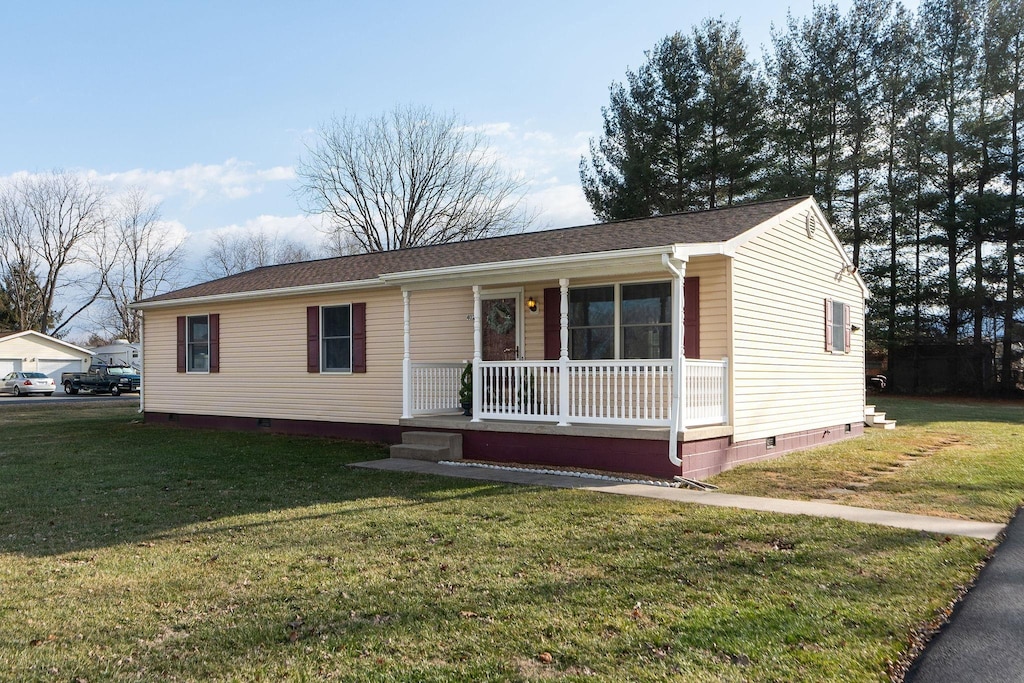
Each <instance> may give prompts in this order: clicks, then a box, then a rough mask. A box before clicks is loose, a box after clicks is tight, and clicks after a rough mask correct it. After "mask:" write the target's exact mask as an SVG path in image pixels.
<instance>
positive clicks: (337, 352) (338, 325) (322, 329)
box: [306, 303, 366, 373]
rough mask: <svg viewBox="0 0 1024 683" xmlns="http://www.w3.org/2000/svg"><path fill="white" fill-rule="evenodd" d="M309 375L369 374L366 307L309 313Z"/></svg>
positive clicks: (316, 308)
mask: <svg viewBox="0 0 1024 683" xmlns="http://www.w3.org/2000/svg"><path fill="white" fill-rule="evenodd" d="M306 371H307V372H312V373H320V372H342V373H347V372H352V373H364V372H366V304H365V303H355V304H343V305H339V306H309V307H308V308H307V309H306Z"/></svg>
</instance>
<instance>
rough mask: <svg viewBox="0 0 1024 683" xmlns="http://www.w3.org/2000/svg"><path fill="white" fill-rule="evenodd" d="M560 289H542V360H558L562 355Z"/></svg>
mask: <svg viewBox="0 0 1024 683" xmlns="http://www.w3.org/2000/svg"><path fill="white" fill-rule="evenodd" d="M561 317H562V291H561V289H559V288H558V287H548V288H547V289H545V290H544V360H558V358H559V356H561V355H562V335H561V320H560V318H561Z"/></svg>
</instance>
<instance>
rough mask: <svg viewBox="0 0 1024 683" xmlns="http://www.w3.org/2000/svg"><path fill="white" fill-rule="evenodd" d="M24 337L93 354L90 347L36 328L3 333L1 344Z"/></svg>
mask: <svg viewBox="0 0 1024 683" xmlns="http://www.w3.org/2000/svg"><path fill="white" fill-rule="evenodd" d="M22 337H29V338H32V339H34V340H35V341H37V342H43V343H48V344H51V345H57V346H63V347H65V348H67V349H70V350H71V351H73V352H75V353H80V354H84V355H86V356H91V355H92V351H90V350H89V349H83V348H82V347H81V346H75V345H74V344H71V343H69V342H66V341H64V340H63V339H57V338H56V337H51V336H50V335H48V334H43V333H42V332H36V331H35V330H25V331H24V332H15V333H13V334H6V335H3V336H0V344H2V343H3V342H6V341H11V340H12V339H19V338H22Z"/></svg>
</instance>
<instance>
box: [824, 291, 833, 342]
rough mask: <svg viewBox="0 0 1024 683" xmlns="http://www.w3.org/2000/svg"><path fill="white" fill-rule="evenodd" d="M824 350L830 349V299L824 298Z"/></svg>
mask: <svg viewBox="0 0 1024 683" xmlns="http://www.w3.org/2000/svg"><path fill="white" fill-rule="evenodd" d="M825 350H826V351H831V350H832V299H825Z"/></svg>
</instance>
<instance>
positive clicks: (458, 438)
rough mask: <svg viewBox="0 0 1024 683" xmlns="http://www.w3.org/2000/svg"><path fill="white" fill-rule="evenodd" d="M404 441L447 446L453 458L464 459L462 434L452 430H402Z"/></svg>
mask: <svg viewBox="0 0 1024 683" xmlns="http://www.w3.org/2000/svg"><path fill="white" fill-rule="evenodd" d="M402 443H412V444H424V445H427V446H445V447H446V448H447V449H448V450H449V451H450V452H449V456H450V459H451V460H462V434H458V433H452V432H402Z"/></svg>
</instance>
